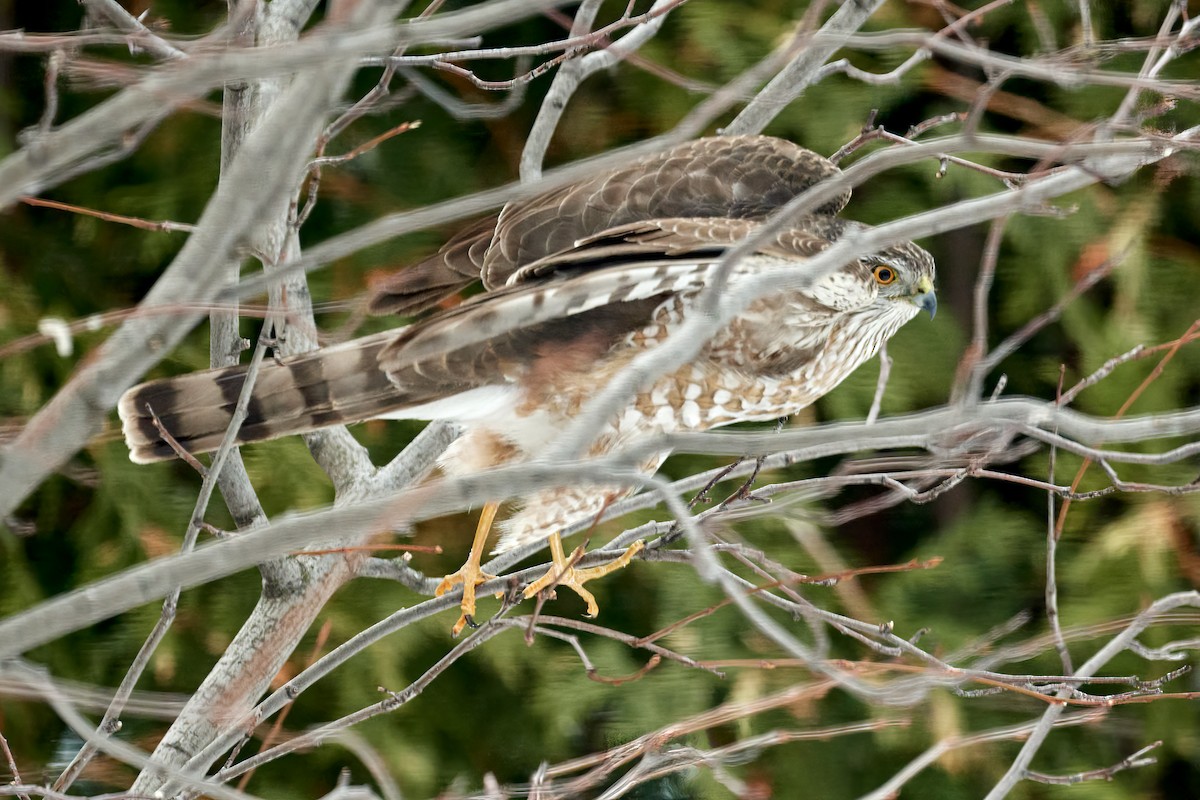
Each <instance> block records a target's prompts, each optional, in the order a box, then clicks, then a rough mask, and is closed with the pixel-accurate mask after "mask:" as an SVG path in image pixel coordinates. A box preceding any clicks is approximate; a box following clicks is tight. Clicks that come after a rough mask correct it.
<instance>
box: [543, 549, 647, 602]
mask: <svg viewBox="0 0 1200 800" xmlns="http://www.w3.org/2000/svg"><path fill="white" fill-rule="evenodd" d="M645 546H646V543H645V542H643V541H642V540H641V539H639V540H638V541H636V542H634V543H633V544H631V545H629V547H627V548H626V549H625V552H624V553H622V554H621V555H620V556H618V557H617V558H616V559H614V560H613V561H610V562H608V563H607V564H603V565H601V566H599V567H586V568H583V569H580V568H577V567H575V566H574V564H575V562H576V561H578V560H579V557H580V556H581V555H583V549H582V548H579V549H577V550H576V551H575V552H574V553H572V554H571V557H570V558H567V557H566V556H565V555H564V554H563V546H562V538H561V537H559V535H558V534H557V533H556V534H554V535H553V536H551V537H550V557H551V558H552V559H553V561H554V566H552V567H550V569H548V570H547V571H546V574H545V575H543V576H542V577H540V578H538V579H537V580H536V581H534V582H533V583H531V584H529V585H528V586H526V587H525V597H526V598H530V597H533V596H534V595H536V594H537V593H538V592H540V591H542V590H544V589H550V590H551V591H552V592H553V590H554V589H555V588H556V587H559V586H565V587H566V588H568V589H570V590H571V591H573V592H575V594H577V595H579V596H580V597H581V598H583V602H585V603H587V616H589V617H595V616H597V615H598V614H599V613H600V606H598V605H596V598H595V596H594V595H592V593H591V592H589V591H588V590H587V589H584V588H583V584H585V583H587V582H588V581H590V580H595V579H596V578H602V577H604V576H605V575H607V574H609V573H610V572H616V571H617V570H619V569H621V568H622V567H626V566H628V565H629V562H630V561H632V560H633V557H634V556H635V555H637V554H638V553H639V552H640V551H641V549H642V548H643V547H645ZM551 596H552V597H553V594H551Z"/></svg>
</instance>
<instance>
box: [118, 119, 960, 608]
mask: <svg viewBox="0 0 1200 800" xmlns="http://www.w3.org/2000/svg"><path fill="white" fill-rule="evenodd" d="M837 172H838V170H837V168H836V167H835V166H834V165H833V164H831V163H830V162H829V161H827V160H826V159H824V158H822V157H820V156H818V155H816V154H815V153H812V152H810V151H808V150H805V149H803V148H801V147H798V146H797V145H794V144H792V143H790V142H787V141H784V140H781V139H776V138H771V137H766V136H735V137H714V138H708V139H699V140H695V141H692V142H688V143H686V144H683V145H679V146H677V147H674V148H672V149H670V150H668V151H666V152H664V153H662V154H661V155H656V156H651V157H648V158H643V159H640V160H637V161H634V162H631V163H630V164H629V165H628V166H626V167H623V168H621V169H617V170H613V171H610V172H606V173H603V174H599V175H597V176H595V177H593V178H590V179H588V180H585V181H582V182H580V183H577V184H573V185H570V186H567V187H564V188H561V189H557V190H554V191H551V192H548V193H546V194H543V195H541V196H539V197H536V198H534V199H532V200H527V201H522V202H514V203H511V204H509V205H508V206H507V207H505V208H504V210H503V211H502V212H501V213H500V214H499V216H498V217H493V218H490V219H487V220H484V221H481V222H479V223H476V224H474V225H471V226H469V227H468V228H467V229H466V230H464V231H463V232H462V233H460V234H459V235H458V236H456V237H454V238H453V239H451V240H450V241H449V242H448V243H447V244H446V245H445V246H444V247H443V248H442V249H441V250H440V251H439V252H438V253H437V254H435V255H434V256H432V257H431V258H429V259H426V260H425V261H423V262H421V263H419V264H417V265H415V266H413V267H410V268H408V269H405V270H402V271H400V272H397V273H395V274H394V275H392V276H390V277H389V278H388V279H387V280H385V281H384V282H382V283H381V284H379V285H378V286H376V287H375V288H376V293H375V295H374V297H373V299H372V300H371V310H372V311H374V312H377V313H389V314H406V315H407V314H415V313H418V312H421V311H425V310H426V309H428V308H429V307H431V306H433V305H435V304H437V303H438V302H439V301H440V300H442V299H443V298H444V297H446V296H448V295H451V294H454V293H456V292H458V291H459V290H460V289H462V288H464V287H466V286H467V285H468V284H470V283H472V282H475V281H480V280H481V281H482V283H483V286H484V289H485V290H486V291H485V292H483V293H482V294H480V295H477V296H476V297H473V298H471V299H469V300H467V301H465V302H463V303H462V304H460V305H458V306H456V307H454V308H450V309H449V310H441V311H436V312H434V313H432V314H431V315H429V316H427V317H426V318H424V319H423V320H421V321H418V322H416V323H414V324H412V325H410V326H408V327H406V328H402V329H399V330H397V331H391V332H387V333H384V334H376V335H373V336H368V337H364V338H361V339H356V340H353V341H349V342H346V343H344V344H340V345H336V346H333V347H328V348H324V349H320V350H316V351H313V352H310V353H305V354H303V355H299V356H295V357H291V358H286V359H283V361H282V363H278V364H267V365H264V366H263V368H262V369H261V371H260V373H259V375H258V378H257V382H256V383H255V385H254V387H253V396H252V399H251V401H250V405H249V415H248V417H247V418H246V420H245V421H244V422H243V424H242V426H241V428H240V430H239V432H238V441H239V442H252V441H258V440H263V439H272V438H276V437H279V436H285V435H288V434H294V433H301V432H304V431H310V430H314V429H317V428H321V427H325V426H328V425H337V424H344V423H352V422H358V421H362V420H366V419H371V418H379V417H388V418H404V419H442V418H445V419H453V420H456V421H458V422H460V423H462V424H463V426H464V428H465V432H464V433H463V435H462V436H460V437H459V439H458V440H457V441H456V442H455V443H454V444H453V445H451V447H450V448H449V449H448V450H447V452H446V453H445V455H444V456H443V458H442V461H441V464H442V467H443V469H444V470H445V471H446V472H447V473H450V474H462V473H468V472H474V471H477V470H482V469H487V468H489V467H494V466H497V465H501V464H507V463H512V462H517V461H522V460H526V459H531V458H536V457H537V456H538V454H539V453H540V452H542V451H543V450H544V449H545V448H546V447H547V445H548V444H549V443H550V442H552V441H553V440H554V438H555V436H556V434H557V433H558V432H559V431H561V430H562V429H563V428H564V427H565V426H566V425H568V424H569V423H570V421H571V420H572V418H573V417H574V416H575V415H577V414H578V412H579V411H580V409H581V408H582V406H583V405H584V404H585V403H586V401H587V400H588V399H589V398H591V397H592V396H593V395H594V394H595V392H596V390H597V387H598V386H603V385H604V384H605V383H606V382H607V381H608V380H610V379H611V378H612V377H613V376H614V375H616V374H617V373H619V372H620V371H621V370H622V369H623V368H624V367H625V366H626V365H628V364H629V363H630V361H631V360H632V359H633V358H634V357H636V356H637V355H638V354H639V353H642V352H644V351H645V350H647V349H649V348H652V347H654V346H656V345H658V344H660V343H662V342H663V341H665V340H666V339H667V338H668V337H670V336H671V334H672V332H673V331H675V330H677V329H678V327H679V326H680V325H681V324H682V323H683V322H684V321H685V320H686V319H687V318H688V315H689V314H690V313H693V311H694V308H695V305H696V299H697V297H698V296H699V295H700V293H701V292H702V291H703V290H704V288H705V283H706V278H707V277H708V275H709V274H710V273H711V272H712V270H713V268H714V265H715V264H716V262H717V261H719V260H720V258H721V256H722V255H723V254H724V253H725V252H726V251H727V250H728V249H729V248H730V247H732V246H733V245H736V244H738V243H739V242H740V241H742V240H743V239H745V238H746V237H747V236H749V235H750V234H752V233H754V232H755V231H756V230H757V229H758V228H759V227H760V225H761V224H762V222H763V220H764V219H765V218H766V217H767V216H768V215H770V214H771V213H772V212H773V211H775V210H777V209H778V208H779V207H780V206H782V205H783V204H784V203H786V202H787V201H788V200H790V199H792V198H793V197H794V196H796V195H797V194H799V193H801V192H803V191H804V190H805V189H807V188H809V187H811V186H813V185H815V184H817V183H819V182H820V181H821V180H823V179H825V178H828V177H831V176H833V175H835V174H837ZM848 199H849V192H848V191H847V192H845V193H844V194H843V195H842V196H840V197H839V198H838V199H837V200H835V201H833V202H830V203H828V204H826V205H825V206H823V207H821V208H820V209H818V210H817V211H816V212H815V213H812V214H809V215H807V216H803V217H800V218H797V219H796V220H795V221H794V222H793V223H792V224H791V226H790V227H788V228H787V229H785V230H784V231H783V232H781V233H779V234H777V235H775V236H773V237H768V239H767V241H766V242H764V243H763V244H762V245H760V246H759V247H757V249H756V251H755V252H754V253H753V254H752V255H750V256H748V257H746V258H744V259H742V260H741V261H740V263H738V264H737V265H735V267H734V269H733V270H732V272H731V274H730V283H729V285H730V286H732V287H736V286H737V284H738V281H739V279H743V278H745V277H746V276H749V275H752V274H754V273H755V272H756V271H759V270H762V269H763V268H764V266H766V265H770V266H772V267H773V268H778V267H779V266H781V265H785V264H786V265H795V266H796V267H798V268H800V267H802V265H803V264H804V263H805V262H806V261H808V260H809V259H811V258H813V257H814V256H815V255H817V254H819V253H821V252H822V251H823V250H825V249H826V248H827V247H828V246H829V245H830V244H831V243H833V242H835V241H837V240H838V239H839V238H840V237H842V236H843V235H845V234H847V233H848V232H850V231H854V230H858V229H861V228H862V227H863V226H862V225H860V224H859V223H856V222H851V221H848V220H844V219H841V218H840V217H838V216H836V215H837V214H838V212H840V211H841V209H842V207H843V206H844V205H845V203H846V202H847V200H848ZM933 281H934V265H933V260H932V258H931V257H930V256H929V254H928V253H927V252H925V251H924V250H922V249H921V248H920V247H918V246H916V245H915V244H912V243H909V242H905V243H901V244H897V245H893V246H891V247H887V248H883V249H881V250H878V251H876V252H873V253H870V254H863V255H860V256H859V257H857V258H853V259H852V260H850V261H848V262H847V263H845V264H843V265H842V266H841V267H840V268H838V269H836V270H834V271H833V272H830V273H828V274H826V275H825V276H824V277H823V278H821V279H820V280H819V281H817V282H816V283H815V284H813V285H811V286H809V287H808V288H806V289H802V290H784V291H779V292H777V293H773V294H770V295H767V296H764V297H761V298H759V299H758V300H755V301H753V302H752V303H751V304H750V305H749V306H748V307H747V308H746V309H745V310H744V311H743V312H742V313H740V314H739V315H738V316H737V317H735V318H734V319H733V320H732V321H731V322H730V323H729V324H728V325H726V326H725V327H724V328H723V329H722V330H720V331H719V332H718V333H717V334H716V335H715V336H714V337H713V338H712V339H711V340H710V341H709V342H707V343H706V344H705V345H704V347H703V349H702V350H701V351H700V353H699V355H698V356H697V357H696V358H695V359H694V360H693V361H691V362H690V363H688V364H686V365H684V366H682V367H680V368H679V369H676V370H674V371H673V372H671V373H670V374H667V375H663V376H661V377H659V378H658V379H657V380H655V381H654V382H653V384H652V385H650V386H647V387H645V388H643V389H642V390H641V391H639V392H638V393H637V395H636V396H635V397H634V398H633V400H632V401H631V402H630V403H629V404H628V406H627V407H626V408H625V409H624V410H623V411H622V412H621V413H619V414H617V415H616V416H615V417H613V418H612V419H611V420H610V421H609V422H608V424H607V425H606V426H605V428H604V429H603V430H601V431H600V432H599V434H598V436H597V438H596V439H595V441H594V443H593V445H592V447H591V453H592V454H593V455H595V454H600V453H605V452H611V451H613V450H616V449H618V448H621V447H622V446H623V445H625V444H627V443H629V442H631V441H634V440H638V439H643V438H645V437H647V436H651V435H654V434H657V433H664V432H673V431H698V430H705V429H708V428H713V427H717V426H720V425H727V424H730V423H733V422H741V421H745V420H768V419H775V418H778V417H781V416H785V415H788V414H792V413H794V412H796V411H798V410H800V409H802V408H804V407H805V406H807V405H809V404H810V403H812V402H814V401H815V400H816V399H818V398H819V397H821V396H822V395H824V394H825V393H827V392H828V391H830V390H831V389H833V388H834V387H835V386H837V385H838V384H839V383H840V382H841V381H842V380H843V379H844V378H846V376H848V375H849V374H850V373H851V372H853V371H854V370H855V369H856V368H857V367H858V366H859V365H860V364H862V363H863V362H864V361H866V360H867V359H869V358H871V357H872V356H873V355H874V354H875V353H876V352H877V350H878V349H879V347H880V345H881V344H883V342H885V341H886V340H887V339H888V338H889V337H890V336H892V334H894V333H895V332H896V331H897V330H898V329H899V328H900V326H901V325H903V324H904V323H905V322H908V321H909V320H910V319H912V318H913V317H914V316H915V315H916V314H917V312H918V311H920V310H922V309H924V310H926V311H928V312H929V313H930V314H931V315H932V314H933V312H934V310H935V308H936V301H935V296H934V293H933ZM528 320H535V322H534V323H533V324H529V323H528ZM464 331H471V332H472V335H471V336H470V337H469V338H467V339H466V340H465V341H466V342H467V343H466V344H463V341H464V339H463V337H462V332H464ZM245 374H246V373H245V369H244V368H241V367H232V368H227V369H218V370H210V371H207V372H199V373H194V374H190V375H184V376H182V377H178V378H168V379H164V380H157V381H152V382H150V383H146V384H143V385H141V386H137V387H134V388H133V389H130V390H129V391H128V392H127V393H126V394H125V395H124V397H123V398H122V399H121V401H120V405H119V412H120V415H121V420H122V423H123V426H124V432H125V437H126V440H127V442H128V444H129V447H130V451H131V458H132V459H133V460H134V461H137V462H149V461H157V460H161V459H167V458H171V457H172V456H173V455H174V452H173V450H172V448H171V447H170V446H169V445H168V444H167V443H166V442H164V441H163V438H162V436H161V435H160V434H159V432H158V430H157V428H156V426H155V424H154V422H153V419H152V416H151V413H150V412H151V410H153V412H154V414H156V415H157V416H158V418H159V419H160V420H161V424H162V425H163V426H165V428H166V429H167V430H168V431H169V432H170V433H171V434H172V436H173V437H174V438H175V439H176V440H177V441H178V443H179V444H180V445H182V447H184V448H185V449H187V450H189V451H192V452H204V451H208V450H213V449H215V448H216V447H217V446H218V445H219V443H220V441H221V439H222V436H223V435H224V432H225V429H226V427H227V426H228V424H229V421H230V419H231V414H232V411H233V409H234V406H235V404H236V403H237V400H238V396H239V393H240V392H241V390H242V386H243V383H244V380H245ZM664 456H665V454H664ZM660 462H661V458H655V459H653V460H652V461H651V462H648V463H647V464H646V465H645V467H646V469H647V470H649V471H653V470H654V469H657V466H658V464H659V463H660ZM619 491H621V490H615V489H611V488H596V487H588V486H577V485H575V486H561V487H554V488H549V489H545V490H542V491H539V492H537V493H535V494H534V495H532V496H531V497H528V498H526V499H525V501H524V504H523V506H522V507H521V509H520V510H519V511H517V512H516V513H515V514H514V515H513V516H511V517H510V518H509V519H508V520H507V521H506V522H504V523H502V528H503V535H502V536H501V538H500V541H499V544H498V546H497V550H500V551H503V550H507V549H511V548H513V547H516V546H519V545H521V544H524V543H526V542H529V541H532V540H535V539H542V538H546V537H550V536H552V535H553V536H554V537H555V538H554V539H552V544H554V545H556V547H555V548H554V551H555V554H556V559H559V558H560V557H561V544H560V543H558V542H557V541H556V536H557V531H558V530H559V529H560V528H562V527H563V526H564V525H567V524H570V523H572V522H575V521H577V520H579V519H581V518H583V517H586V516H590V515H595V514H597V513H598V512H600V511H601V510H602V509H603V508H604V507H605V505H606V504H607V503H609V502H611V500H612V499H613V498H614V496H615V495H616V494H617V493H619ZM481 527H482V526H481ZM479 538H480V537H478V536H477V539H479ZM475 549H476V550H477V549H478V548H475ZM628 555H630V554H627V556H628ZM472 558H473V559H474V565H475V571H474V572H471V569H470V566H471V564H470V562H469V563H468V565H467V566H466V567H464V569H465V570H466V575H467V577H466V589H467V591H466V592H465V594H467V595H469V596H470V597H469V598H467V597H465V598H464V602H463V606H464V613H465V614H467V615H469V614H470V613H471V612H473V610H474V602H473V595H474V591H473V590H474V582H478V580H479V579H480V578H479V574H478V569H477V565H478V558H479V553H478V552H473V553H472ZM626 560H627V558H626ZM562 566H563V565H562V564H561V563H560V564H559V567H560V568H561V567H562ZM462 579H463V576H462V575H458V576H456V577H455V578H454V582H457V581H458V580H462ZM565 582H566V584H567V585H571V584H572V581H571V579H570V578H569V576H568V579H567V580H566V581H565ZM579 582H582V579H581V580H580V581H579ZM446 585H447V586H448V585H449V583H447V584H446ZM573 588H576V589H577V590H578V586H573ZM579 591H580V593H581V594H583V595H584V596H585V599H587V598H588V597H590V596H589V595H588V594H587V592H586V591H583V590H579ZM468 600H469V601H470V602H469V603H468ZM468 605H469V606H470V607H468ZM589 608H590V609H591V610H593V611H594V604H593V603H590V602H589ZM461 621H462V620H460V625H461Z"/></svg>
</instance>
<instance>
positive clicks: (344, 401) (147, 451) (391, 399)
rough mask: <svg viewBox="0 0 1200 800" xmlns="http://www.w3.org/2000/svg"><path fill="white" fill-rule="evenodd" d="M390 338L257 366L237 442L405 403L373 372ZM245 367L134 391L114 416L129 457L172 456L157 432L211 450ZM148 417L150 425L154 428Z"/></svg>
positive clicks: (192, 448)
mask: <svg viewBox="0 0 1200 800" xmlns="http://www.w3.org/2000/svg"><path fill="white" fill-rule="evenodd" d="M393 338H395V335H394V333H389V334H386V335H381V336H377V337H368V338H366V339H358V340H355V341H354V342H353V343H349V344H347V345H343V346H339V347H332V348H327V349H323V350H320V351H316V352H313V353H308V354H304V355H299V356H295V357H292V358H288V359H285V360H284V361H282V362H279V363H275V362H272V361H265V362H264V363H263V364H262V366H261V368H260V369H259V372H258V375H257V376H256V378H255V381H254V386H253V391H252V392H251V395H250V398H249V403H248V404H247V406H246V418H245V420H244V421H243V422H242V425H241V427H240V428H239V429H238V433H237V442H238V443H239V444H243V443H246V442H257V441H263V440H266V439H275V438H278V437H280V436H287V435H290V434H294V433H304V432H306V431H312V430H316V429H318V428H325V427H328V426H330V425H342V424H348V423H352V422H360V421H362V420H365V419H370V418H372V417H376V416H379V415H380V414H382V413H385V412H387V411H390V410H394V409H397V408H402V407H404V406H406V405H411V404H412V398H411V397H409V396H408V395H407V394H406V393H405V392H404V391H402V390H401V389H399V388H398V387H396V386H395V385H394V384H392V382H391V381H389V380H388V377H387V375H386V373H384V372H383V371H382V370H381V369H380V368H379V351H380V349H381V348H383V346H384V345H386V344H387V343H388V342H389V341H391V339H393ZM246 375H247V368H246V367H245V366H237V367H227V368H225V369H212V370H208V371H206V372H196V373H192V374H190V375H182V376H180V377H177V378H164V379H162V380H156V381H150V382H149V383H143V384H141V385H140V386H134V387H133V388H132V389H130V390H129V391H127V392H125V394H124V395H122V396H121V399H120V401H119V402H118V403H117V413H118V414H119V415H120V417H121V426H122V429H123V430H124V433H125V443H126V444H128V445H129V457H130V459H132V460H133V461H135V462H137V463H139V464H144V463H149V462H153V461H165V460H167V459H170V458H173V457H175V451H174V449H172V447H171V446H170V445H169V444H167V442H166V441H165V440H164V438H163V435H162V433H161V432H160V430H159V425H161V426H162V428H163V429H165V430H166V431H167V432H168V433H169V434H170V435H171V437H172V438H174V439H175V441H177V442H178V443H179V444H180V446H182V447H183V449H184V450H187V451H188V452H190V453H205V452H209V451H211V450H216V449H217V448H218V447H219V446H220V444H221V440H222V439H223V438H224V436H225V431H226V429H227V428H228V427H229V424H230V421H231V420H232V419H233V413H234V409H235V408H236V407H237V403H238V398H239V397H240V396H241V393H242V388H243V386H245V383H246ZM155 417H157V419H158V423H157V424H156V422H155Z"/></svg>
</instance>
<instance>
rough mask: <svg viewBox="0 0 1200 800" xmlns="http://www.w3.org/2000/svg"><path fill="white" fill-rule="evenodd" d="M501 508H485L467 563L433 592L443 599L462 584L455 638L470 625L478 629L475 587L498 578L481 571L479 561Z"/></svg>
mask: <svg viewBox="0 0 1200 800" xmlns="http://www.w3.org/2000/svg"><path fill="white" fill-rule="evenodd" d="M499 507H500V504H499V503H488V504H487V505H485V506H484V507H483V512H482V513H481V514H480V515H479V524H478V525H476V526H475V538H474V540H473V541H472V542H471V552H470V553H468V554H467V560H466V563H464V564H463V565H462V566H461V567H459V568H458V570H456V571H455V572H452V573H450V574H449V575H447V576H446V577H444V578H442V582H441V583H439V584H438V586H437V588H436V589H434V590H433V591H434V594H435V595H437V596H438V597H441V596H442V595H444V594H445V593H446V592H448V591H450V590H451V589H453V588H454V587H455V586H457V585H458V584H460V583H461V584H462V587H463V596H462V603H461V604H460V607H461V609H462V613H461V614H460V615H459V617H458V621H457V622H455V623H454V627H453V628H451V629H450V633H451V634H452V635H454V636H458V635H459V634H460V633H462V629H463V627H464V626H466V625H470V626H471V627H472V628H476V627H478V626H477V625H476V624H475V619H474V617H475V587H476V586H478V585H479V584H481V583H486V582H487V581H490V580H491V579H492V578H495V577H496V576H495V575H489V574H488V573H486V572H484V571H483V570H481V569H480V568H479V561H480V559H481V558H482V556H483V546H484V544H485V543H486V542H487V537H488V533H490V532H491V530H492V522H493V521H494V520H495V519H496V509H498V508H499Z"/></svg>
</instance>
